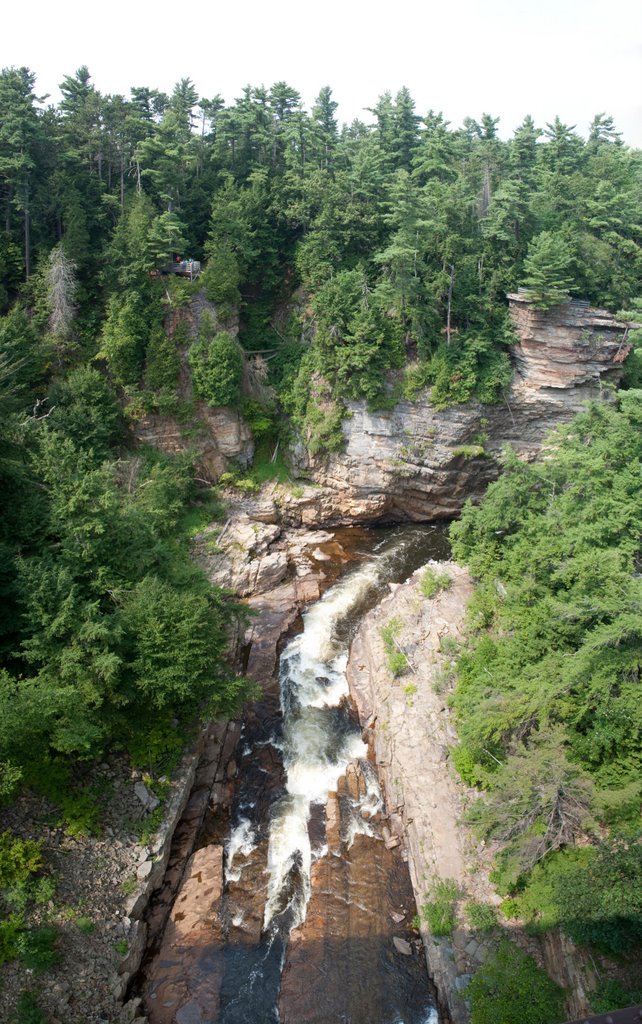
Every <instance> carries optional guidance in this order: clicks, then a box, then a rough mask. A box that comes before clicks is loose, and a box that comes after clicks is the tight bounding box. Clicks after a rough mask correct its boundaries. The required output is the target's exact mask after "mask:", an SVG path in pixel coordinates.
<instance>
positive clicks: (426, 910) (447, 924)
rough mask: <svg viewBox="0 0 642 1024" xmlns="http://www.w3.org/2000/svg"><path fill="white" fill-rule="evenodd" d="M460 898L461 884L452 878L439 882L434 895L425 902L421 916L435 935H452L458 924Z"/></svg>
mask: <svg viewBox="0 0 642 1024" xmlns="http://www.w3.org/2000/svg"><path fill="white" fill-rule="evenodd" d="M458 899H459V886H458V885H457V883H456V882H455V881H453V879H452V878H445V879H442V880H441V881H439V882H437V883H436V884H435V886H434V889H433V897H432V899H431V900H429V901H428V902H427V903H424V905H423V907H422V909H421V916H422V917H423V919H424V921H425V922H426V923H427V925H428V927H429V928H430V931H431V932H432V934H433V935H434V936H435V937H437V938H438V937H440V936H445V935H452V933H453V929H454V927H455V924H456V918H455V903H456V901H457V900H458Z"/></svg>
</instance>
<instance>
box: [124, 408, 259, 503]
mask: <svg viewBox="0 0 642 1024" xmlns="http://www.w3.org/2000/svg"><path fill="white" fill-rule="evenodd" d="M133 430H134V434H135V437H136V440H137V441H139V442H140V443H141V444H151V445H153V446H154V447H155V448H159V449H160V450H161V451H163V452H167V453H168V454H170V455H175V454H177V453H178V452H187V451H191V452H193V451H196V452H197V455H198V468H199V473H200V474H201V475H202V476H203V477H204V478H205V479H206V480H208V481H211V482H212V483H215V482H216V480H218V478H219V477H220V475H221V473H225V471H226V470H227V469H228V468H229V464H230V461H231V460H234V461H235V462H239V463H240V464H241V465H242V466H249V464H250V463H251V461H252V457H253V455H254V441H253V440H252V433H251V431H250V428H249V427H248V425H247V423H246V422H245V420H244V419H243V417H242V416H241V415H240V413H239V412H237V410H236V409H230V408H228V407H227V406H221V407H219V408H216V409H210V408H209V406H207V405H205V403H204V402H198V403H197V405H196V411H195V415H194V418H193V420H190V421H189V422H187V423H179V421H178V420H177V419H176V417H175V416H161V415H160V414H152V415H149V416H143V417H142V419H140V420H138V421H137V422H136V424H135V425H134V428H133Z"/></svg>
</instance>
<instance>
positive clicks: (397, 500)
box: [287, 294, 631, 523]
mask: <svg viewBox="0 0 642 1024" xmlns="http://www.w3.org/2000/svg"><path fill="white" fill-rule="evenodd" d="M509 302H510V312H511V316H512V320H513V324H514V327H515V333H516V338H517V341H516V343H515V344H514V345H513V346H512V347H511V358H512V360H513V363H514V366H515V374H514V378H513V384H512V387H511V389H510V391H509V392H507V394H506V395H505V397H504V400H503V401H502V402H501V403H500V404H498V405H482V404H481V403H480V402H478V401H471V402H468V403H466V404H465V405H457V406H452V407H450V408H448V409H440V410H437V409H435V408H434V407H433V406H432V405H431V402H430V390H429V389H427V390H426V392H425V394H424V395H423V396H421V397H420V399H419V400H417V401H415V402H412V403H411V402H407V401H402V402H399V403H398V405H396V406H395V408H394V409H393V410H392V411H390V412H368V410H367V408H366V405H365V403H364V402H349V403H348V410H349V416H348V417H347V418H346V419H345V420H344V422H343V432H344V436H345V442H346V444H345V450H344V451H343V452H341V453H339V454H334V455H330V456H324V457H316V458H315V457H312V456H310V455H308V454H307V453H306V452H305V450H304V448H303V447H302V446H299V447H298V449H297V451H296V460H297V466H298V469H299V471H300V472H301V473H302V474H303V473H305V474H309V475H311V476H312V478H313V479H314V481H315V483H316V484H317V485H320V488H318V489H317V490H316V492H310V493H308V494H306V495H305V501H304V502H289V503H287V504H288V511H289V514H290V515H291V517H292V519H293V520H294V521H296V518H297V516H299V517H300V520H301V521H302V522H306V523H311V522H314V521H316V522H319V521H322V522H326V523H327V522H350V521H351V522H354V521H355V520H356V521H359V520H362V521H364V520H368V519H370V520H373V519H380V518H381V519H386V520H416V521H428V520H436V519H447V518H451V517H453V516H455V515H457V513H458V512H459V510H460V509H461V506H462V505H463V503H464V501H465V500H466V499H467V498H472V499H473V500H476V499H479V498H480V497H481V496H482V494H483V493H484V491H485V489H486V487H487V486H488V484H489V483H490V482H491V481H492V480H494V479H495V478H496V477H497V476H498V475H499V472H500V461H499V460H500V456H501V451H502V449H503V447H504V446H505V445H507V444H510V445H511V446H512V447H513V448H514V449H515V450H516V452H517V453H518V454H519V455H520V457H522V458H525V459H533V458H535V457H536V456H537V455H538V454H539V452H540V451H541V447H542V443H543V441H544V439H545V437H546V435H547V434H548V433H549V432H550V431H551V430H553V429H554V428H555V427H557V426H560V425H561V424H563V423H565V422H567V421H568V420H570V419H571V418H572V417H573V416H574V415H575V414H576V413H577V412H578V411H579V410H580V409H581V408H582V404H583V403H584V402H586V401H588V400H590V399H595V398H599V397H600V396H605V395H608V394H609V392H608V390H606V391H605V387H604V385H605V384H617V382H618V381H619V379H620V377H621V374H622V363H623V361H624V359H625V358H626V356H627V355H628V353H629V351H630V348H631V346H630V345H629V344H628V343H627V341H626V333H627V325H625V324H623V323H620V322H618V321H616V320H614V318H613V317H612V316H611V314H609V313H607V312H606V311H605V310H600V309H593V308H591V307H590V306H589V305H588V304H587V303H584V302H580V301H577V300H573V301H572V302H568V303H566V304H564V305H562V306H557V307H555V308H553V309H550V310H546V311H542V310H537V309H535V308H534V306H533V304H532V303H531V302H529V301H528V300H527V299H526V298H525V297H524V296H523V295H521V294H516V295H510V296H509Z"/></svg>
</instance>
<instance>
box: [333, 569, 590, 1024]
mask: <svg viewBox="0 0 642 1024" xmlns="http://www.w3.org/2000/svg"><path fill="white" fill-rule="evenodd" d="M435 568H438V569H439V571H443V570H444V569H445V570H447V572H448V574H449V575H450V577H451V580H452V583H451V585H450V587H449V588H448V589H447V590H442V591H441V592H440V593H438V594H437V595H436V596H435V597H434V598H432V599H431V600H426V599H425V598H423V597H422V596H421V594H420V592H419V589H418V582H419V579H420V578H421V574H422V570H419V571H418V572H417V573H415V574H414V576H412V577H411V578H410V580H409V581H408V582H407V583H405V584H403V585H402V586H399V587H395V588H394V590H393V592H392V594H391V595H390V596H389V597H388V598H386V599H385V600H384V601H382V602H381V604H379V605H378V606H377V607H376V608H374V609H373V610H372V611H371V612H370V613H369V614H368V615H367V616H366V617H365V618H364V619H363V621H362V623H361V625H360V627H359V630H358V632H357V635H356V637H355V639H354V641H353V644H352V648H351V651H350V659H349V662H348V680H349V683H350V690H351V693H352V696H353V697H354V698H355V700H356V702H357V706H358V709H359V717H360V719H361V723H362V725H363V726H364V728H365V736H366V737H368V738H369V743H370V745H371V747H372V749H373V750H374V753H375V757H376V763H377V767H378V771H379V777H380V779H381V781H382V784H383V789H384V792H385V796H386V806H387V808H388V810H389V815H390V816H389V827H390V831H391V834H392V838H395V837H396V838H398V839H399V841H400V843H401V844H402V845H403V846H404V847H406V849H407V851H408V866H409V868H410V876H411V879H412V884H413V888H414V891H415V897H416V900H417V907H418V908H421V907H422V905H423V904H424V903H426V902H427V901H428V900H429V899H430V898H431V895H432V889H433V886H434V884H435V882H436V881H438V880H440V879H441V880H445V879H453V880H454V881H455V882H457V884H458V886H459V890H460V894H461V898H460V899H459V900H458V901H457V904H456V908H455V909H456V926H455V928H454V930H453V933H452V936H449V937H444V938H435V937H434V936H433V935H432V934H431V932H430V930H429V929H428V927H427V925H426V924H425V923H422V926H421V933H422V938H423V941H424V945H425V948H426V957H427V962H428V970H429V972H430V974H431V976H432V977H433V980H434V982H435V984H436V986H437V991H438V993H439V995H440V998H441V1001H442V1004H443V1009H444V1010H445V1015H446V1016H447V1018H448V1019H449V1020H450V1021H452V1022H453V1024H467V1022H468V1021H469V1017H470V1014H469V1006H468V1005H467V1003H466V995H465V988H466V985H467V983H468V981H469V980H470V978H471V976H472V974H473V973H474V971H475V970H476V969H477V968H478V967H479V966H480V964H482V963H483V962H484V961H485V959H486V958H487V957H488V955H489V953H490V951H491V949H492V945H493V942H494V940H495V938H496V936H493V937H490V938H489V936H488V935H487V934H485V933H483V932H476V931H474V929H472V928H471V926H470V923H469V922H468V920H467V917H466V915H465V911H464V903H465V901H466V900H471V899H472V900H475V901H478V902H482V903H488V904H490V905H491V906H497V905H498V904H499V903H500V898H499V897H498V896H497V894H496V892H495V890H494V887H493V886H492V884H491V883H490V881H489V874H490V870H491V868H492V851H491V850H490V849H489V848H486V847H485V845H484V844H483V843H478V842H477V841H476V839H475V838H474V836H473V835H472V834H471V833H470V831H469V829H468V828H467V826H466V825H465V824H464V822H463V821H462V817H463V813H464V811H465V808H466V806H467V805H468V804H469V803H470V802H471V801H472V800H474V799H477V797H478V794H477V793H476V791H474V790H471V789H468V788H467V787H466V786H465V785H464V784H463V782H462V781H461V779H460V778H459V776H458V775H457V773H456V771H455V769H454V766H453V765H452V763H451V759H450V756H449V751H450V749H451V748H452V747H453V746H454V745H455V744H456V743H457V733H456V730H455V727H454V723H453V721H452V717H451V713H450V712H449V710H448V707H447V704H448V691H449V689H450V688H451V687H452V685H453V672H452V662H451V659H450V656H449V655H447V654H445V653H444V651H445V650H447V649H448V645H447V644H446V643H444V637H447V638H449V639H450V640H451V642H452V641H461V640H463V634H462V627H463V621H464V615H465V612H466V606H467V603H468V600H469V598H470V596H471V594H472V589H473V588H472V582H471V580H470V577H469V575H468V573H467V572H466V570H465V569H462V568H461V567H460V566H458V565H456V564H455V563H446V564H444V563H441V564H439V565H436V566H435ZM391 619H396V620H398V621H399V622H401V623H402V627H401V629H400V631H399V632H398V634H397V637H396V639H397V642H398V644H399V645H400V648H401V649H402V650H403V652H404V653H405V654H406V657H407V658H408V663H409V667H408V670H407V671H406V672H405V673H404V674H402V675H401V676H400V677H399V678H397V679H395V678H393V676H392V673H391V672H390V669H389V667H388V665H387V663H386V655H385V651H384V647H383V641H382V638H381V628H382V627H383V626H385V625H386V624H387V623H389V622H390V621H391ZM509 937H510V938H511V939H513V940H514V941H516V942H517V943H519V945H520V946H521V947H522V948H523V949H525V950H526V951H527V952H528V953H529V954H531V955H532V956H534V957H535V959H536V960H537V961H538V962H539V963H540V964H543V965H545V967H546V969H547V970H548V972H549V973H550V974H551V975H552V976H553V977H554V978H556V980H558V981H559V982H560V983H561V984H562V985H564V986H565V987H566V988H567V989H568V1002H567V1014H568V1018H569V1019H571V1018H575V1017H581V1016H582V1015H584V1014H586V1013H588V1012H590V1011H589V1007H588V1002H587V998H586V991H587V988H588V984H589V979H590V972H588V971H587V969H586V965H585V964H584V963H583V962H582V958H581V957H580V956H579V955H578V951H577V950H575V949H574V948H573V947H572V944H571V943H570V941H569V940H568V939H565V938H564V937H562V936H560V935H557V934H556V935H555V937H553V936H550V937H548V938H547V939H546V940H545V941H544V942H543V943H541V944H540V942H538V941H537V940H536V939H534V938H533V937H531V936H528V935H526V934H525V933H524V932H523V931H521V930H520V929H519V927H516V926H515V925H513V926H512V927H511V928H510V934H509Z"/></svg>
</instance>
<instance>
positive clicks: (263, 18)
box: [0, 0, 642, 147]
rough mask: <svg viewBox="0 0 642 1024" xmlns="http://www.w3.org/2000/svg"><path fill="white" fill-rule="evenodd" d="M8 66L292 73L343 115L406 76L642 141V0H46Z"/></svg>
mask: <svg viewBox="0 0 642 1024" xmlns="http://www.w3.org/2000/svg"><path fill="white" fill-rule="evenodd" d="M0 33H1V35H0V66H1V67H7V66H11V65H15V66H21V65H26V66H27V67H29V68H30V69H31V70H32V71H34V72H36V74H37V76H38V78H37V90H38V91H39V92H40V93H50V94H51V98H52V100H53V101H57V100H58V98H59V92H58V89H57V85H58V83H59V82H60V81H61V80H62V78H63V76H64V75H66V74H70V75H71V74H73V73H74V71H75V70H76V68H78V67H79V66H80V65H81V64H87V65H88V67H89V70H90V72H91V74H92V79H93V82H94V84H95V85H96V87H97V88H98V89H100V91H101V92H106V93H107V92H112V93H117V92H120V93H123V94H124V95H128V94H129V88H130V86H132V85H147V86H149V87H150V88H158V89H161V90H163V91H165V92H171V89H172V87H173V85H174V83H175V82H176V81H178V79H180V78H183V77H190V78H191V79H192V80H193V81H194V83H195V85H196V88H197V89H198V91H199V94H200V95H201V96H206V97H211V96H213V95H215V94H216V93H221V95H222V96H223V97H224V98H225V100H226V101H227V102H231V101H232V100H233V99H234V98H235V97H236V96H238V95H240V91H241V89H242V87H243V86H244V85H247V84H251V85H261V84H264V85H266V86H269V85H271V84H272V83H273V82H275V81H278V80H279V79H284V80H285V81H286V82H288V84H289V85H291V86H293V87H294V88H295V89H297V90H298V91H299V92H300V93H301V95H302V98H303V101H304V104H305V105H306V106H307V107H308V109H309V108H310V106H311V104H312V101H313V100H314V97H315V96H316V95H317V93H318V91H319V89H320V87H321V86H323V85H330V86H331V87H332V90H333V96H334V99H335V100H337V101H338V102H339V111H338V116H339V119H340V121H351V120H352V119H353V118H354V117H360V118H362V119H363V120H366V121H367V120H370V115H368V114H367V113H365V112H364V108H365V107H370V106H374V104H375V103H376V100H377V97H378V96H379V95H380V94H381V93H382V92H384V91H385V90H386V89H390V90H391V91H392V92H393V94H394V92H396V91H397V89H399V88H400V86H402V85H406V86H407V87H408V88H409V90H410V92H411V94H412V96H413V97H414V99H415V101H416V104H417V113H418V114H420V115H423V114H425V113H426V112H427V110H428V109H430V108H431V107H432V108H434V109H435V110H443V112H444V115H445V116H446V118H447V119H448V120H449V121H450V122H451V124H452V126H453V127H457V126H458V125H460V124H461V122H462V120H463V118H464V117H465V116H466V115H469V116H471V117H475V118H479V117H480V116H481V114H482V113H483V112H488V113H490V114H492V115H493V116H494V117H497V116H500V117H501V122H500V133H501V134H502V135H503V136H504V137H507V136H509V135H510V134H511V133H512V131H513V130H514V128H515V127H516V126H517V125H518V124H519V123H520V122H521V121H522V119H523V117H524V116H525V115H526V114H529V113H530V114H531V115H532V116H533V117H534V118H535V121H536V123H537V124H538V125H540V126H543V125H544V124H545V122H546V121H551V120H552V119H553V118H554V117H555V115H556V114H559V116H560V117H561V119H562V121H564V122H566V123H569V124H576V125H577V130H578V131H579V132H581V133H582V134H585V133H586V130H587V127H588V124H589V123H590V121H591V119H592V117H593V115H594V114H596V113H599V112H601V111H605V112H606V113H607V114H612V115H613V117H614V118H615V122H616V125H617V127H618V130H619V131H621V132H622V133H623V136H624V141H625V142H627V143H628V144H629V145H633V146H640V147H642V88H641V86H642V3H641V2H640V0H439V2H437V0H426V2H423V3H422V2H411V0H389V2H387V3H382V2H381V0H317V2H314V3H305V0H240V2H239V0H237V3H236V5H234V0H226V2H225V3H221V0H174V2H172V3H170V2H168V0H149V2H147V3H144V2H141V0H128V2H127V3H125V0H106V2H100V0H93V2H92V0H85V2H84V3H82V4H81V3H80V2H79V0H31V2H25V0H23V2H22V3H15V2H14V3H8V4H6V5H5V8H4V11H3V14H2V18H1V20H0Z"/></svg>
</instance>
